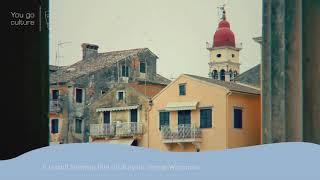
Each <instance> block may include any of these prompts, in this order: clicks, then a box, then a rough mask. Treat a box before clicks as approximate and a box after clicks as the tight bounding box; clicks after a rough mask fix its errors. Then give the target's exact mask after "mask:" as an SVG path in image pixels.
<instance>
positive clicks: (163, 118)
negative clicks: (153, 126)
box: [159, 112, 170, 130]
mask: <svg viewBox="0 0 320 180" xmlns="http://www.w3.org/2000/svg"><path fill="white" fill-rule="evenodd" d="M159 116H160V117H159V129H160V130H161V126H169V124H170V112H160V113H159Z"/></svg>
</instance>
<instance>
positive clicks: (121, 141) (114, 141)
mask: <svg viewBox="0 0 320 180" xmlns="http://www.w3.org/2000/svg"><path fill="white" fill-rule="evenodd" d="M133 141H134V139H133V138H127V139H112V140H95V141H93V142H94V143H109V144H126V145H129V146H130V145H131V144H132V143H133Z"/></svg>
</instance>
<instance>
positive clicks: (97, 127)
mask: <svg viewBox="0 0 320 180" xmlns="http://www.w3.org/2000/svg"><path fill="white" fill-rule="evenodd" d="M115 132H116V131H115V126H114V125H112V124H90V136H95V137H99V136H101V137H114V136H115Z"/></svg>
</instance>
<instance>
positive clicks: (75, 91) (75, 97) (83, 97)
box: [74, 87, 85, 104]
mask: <svg viewBox="0 0 320 180" xmlns="http://www.w3.org/2000/svg"><path fill="white" fill-rule="evenodd" d="M77 89H81V90H82V95H81V96H82V102H81V103H80V102H77ZM74 94H75V96H74V101H75V102H76V103H77V104H83V103H84V102H85V96H84V94H85V93H84V88H78V87H76V88H75V89H74Z"/></svg>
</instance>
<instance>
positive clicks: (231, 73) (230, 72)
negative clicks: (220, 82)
mask: <svg viewBox="0 0 320 180" xmlns="http://www.w3.org/2000/svg"><path fill="white" fill-rule="evenodd" d="M229 74H230V80H232V79H233V72H232V70H231V69H230V70H229Z"/></svg>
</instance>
